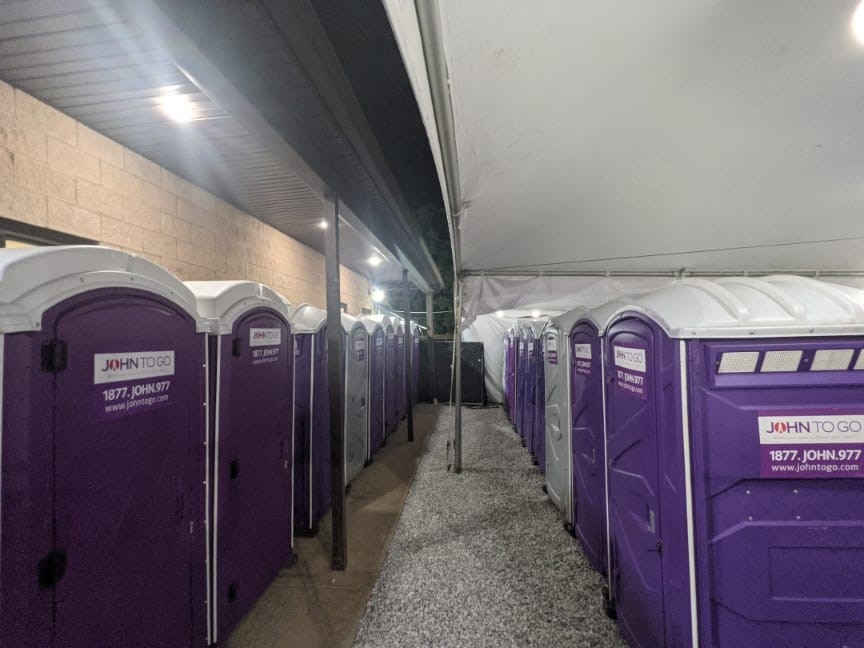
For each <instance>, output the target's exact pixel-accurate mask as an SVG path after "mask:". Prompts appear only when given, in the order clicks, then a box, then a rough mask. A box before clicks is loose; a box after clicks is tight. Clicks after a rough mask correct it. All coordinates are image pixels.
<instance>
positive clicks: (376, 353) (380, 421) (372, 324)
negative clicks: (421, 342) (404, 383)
mask: <svg viewBox="0 0 864 648" xmlns="http://www.w3.org/2000/svg"><path fill="white" fill-rule="evenodd" d="M362 320H363V325H364V326H365V327H366V333H367V335H368V336H369V408H368V412H369V414H368V415H369V425H368V429H369V441H368V448H369V456H368V458H367V459H371V458H372V457H373V456H374V455H375V453H376V452H378V450H380V449H381V446H383V445H384V436H385V434H386V427H387V424H386V420H385V416H384V406H385V397H384V380H385V377H384V364H385V350H384V344H385V335H384V329H383V328H382V327H381V324H380V323H378V322H376V321H375V320H372V319H369V318H365V317H364V318H362Z"/></svg>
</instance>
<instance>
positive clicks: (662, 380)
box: [606, 276, 864, 648]
mask: <svg viewBox="0 0 864 648" xmlns="http://www.w3.org/2000/svg"><path fill="white" fill-rule="evenodd" d="M606 349H607V352H606V371H607V375H608V377H609V378H608V380H609V386H608V389H607V401H606V404H607V427H606V431H607V450H608V466H609V468H608V469H609V492H608V498H609V517H610V533H611V536H610V539H611V550H612V574H611V575H610V578H611V583H612V591H613V596H614V599H615V604H616V606H617V614H618V622H619V626H620V628H621V632H622V634H623V635H624V636H625V637H626V638H627V640H628V641H629V642H630V643H631V644H633V645H637V646H699V645H703V646H735V647H736V648H747V647H750V646H753V647H757V646H758V647H760V648H761V647H764V646H784V647H785V648H804V647H808V648H809V647H812V646H861V645H864V605H862V601H864V579H862V572H861V568H860V567H861V561H862V552H864V508H862V506H861V503H862V492H864V489H862V482H861V478H862V477H864V461H862V458H861V457H862V454H864V293H861V292H860V291H857V290H854V289H851V288H846V287H840V286H835V285H831V284H826V283H821V282H818V281H816V280H812V279H805V278H802V277H785V276H775V277H767V278H765V279H763V280H757V279H747V278H735V279H725V280H718V281H706V280H683V281H680V282H676V283H675V284H672V285H670V286H669V287H667V288H663V289H661V290H658V291H656V292H654V293H651V294H649V295H647V296H645V297H643V298H641V299H639V300H636V301H635V302H634V303H633V304H632V305H631V306H629V307H627V308H626V310H624V311H622V312H620V313H619V314H618V315H616V316H615V318H614V319H613V321H612V323H611V324H610V326H609V328H608V330H607V334H606Z"/></svg>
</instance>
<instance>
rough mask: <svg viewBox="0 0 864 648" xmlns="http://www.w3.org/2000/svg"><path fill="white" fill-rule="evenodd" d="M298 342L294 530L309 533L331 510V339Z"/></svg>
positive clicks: (300, 337) (309, 337) (298, 338)
mask: <svg viewBox="0 0 864 648" xmlns="http://www.w3.org/2000/svg"><path fill="white" fill-rule="evenodd" d="M294 341H295V345H296V353H295V358H294V362H295V365H296V368H295V373H294V381H295V388H294V527H295V529H296V531H297V532H298V533H302V534H309V533H314V532H315V531H317V529H318V520H319V519H320V518H321V516H322V515H323V514H324V513H325V512H326V511H327V509H329V508H330V407H329V398H330V390H329V386H328V384H327V351H326V344H327V336H326V333H325V332H324V330H322V331H318V332H317V333H314V334H313V333H298V334H296V335H294Z"/></svg>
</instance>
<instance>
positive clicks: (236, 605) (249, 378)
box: [186, 281, 294, 643]
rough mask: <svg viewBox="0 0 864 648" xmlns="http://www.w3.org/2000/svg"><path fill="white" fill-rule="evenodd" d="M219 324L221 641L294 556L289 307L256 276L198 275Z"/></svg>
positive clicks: (213, 335)
mask: <svg viewBox="0 0 864 648" xmlns="http://www.w3.org/2000/svg"><path fill="white" fill-rule="evenodd" d="M186 287H187V288H189V289H190V290H191V291H192V292H193V293H194V295H195V297H196V299H197V303H198V313H199V315H200V316H201V317H202V318H203V319H204V321H205V322H206V323H207V324H208V329H209V333H210V336H209V350H210V354H209V371H210V380H209V384H210V386H211V389H210V391H209V397H208V402H209V408H208V409H209V411H210V439H209V443H210V448H211V451H210V457H209V461H210V467H211V470H210V474H211V475H212V476H213V478H212V487H211V489H210V492H209V495H210V498H211V500H210V502H211V516H210V520H211V524H210V535H211V546H212V556H211V561H210V574H211V581H210V582H211V589H212V592H213V606H212V609H211V612H212V623H211V625H212V630H211V640H212V641H213V643H216V642H218V641H221V640H222V639H224V638H227V637H228V635H229V634H230V632H231V630H232V629H233V628H234V627H235V626H236V625H237V623H238V622H239V621H240V619H242V618H243V616H244V615H245V614H246V613H247V612H248V611H249V610H250V609H251V608H252V606H253V605H254V604H255V602H256V601H257V600H258V598H259V597H260V596H261V594H263V593H264V590H266V589H267V587H268V585H270V583H271V581H272V580H273V579H274V578H275V577H276V576H277V575H278V573H279V570H280V569H281V568H282V567H284V566H285V565H286V564H290V561H291V560H292V559H293V552H292V545H293V533H292V531H293V523H292V520H293V511H292V505H293V494H292V470H293V467H294V459H293V456H292V446H293V444H292V435H291V430H292V421H291V416H292V407H291V390H292V385H291V379H292V365H293V345H292V344H291V331H290V328H289V325H288V309H287V307H286V305H285V303H284V302H283V300H282V299H281V298H280V297H279V295H277V294H276V293H275V292H273V291H272V290H270V289H269V288H268V287H266V286H264V285H263V284H260V283H257V282H252V281H190V282H187V283H186Z"/></svg>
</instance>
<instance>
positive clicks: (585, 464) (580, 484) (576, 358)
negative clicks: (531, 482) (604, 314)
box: [570, 320, 607, 574]
mask: <svg viewBox="0 0 864 648" xmlns="http://www.w3.org/2000/svg"><path fill="white" fill-rule="evenodd" d="M602 367H603V356H602V354H601V348H600V338H599V337H598V335H597V329H596V327H595V326H594V325H593V324H592V323H591V322H590V321H587V320H582V321H580V322H576V324H575V325H574V326H573V328H572V330H571V332H570V411H571V424H572V443H571V449H572V453H573V459H572V461H573V463H572V471H571V474H572V475H573V527H574V530H575V532H576V537H577V539H578V540H579V544H580V545H581V546H582V550H583V551H584V552H585V556H586V557H587V558H588V562H590V563H591V565H592V566H593V567H594V569H596V570H598V571H599V572H601V573H602V574H606V571H607V570H606V484H605V479H604V474H605V473H604V468H605V465H606V456H605V451H604V447H603V370H602Z"/></svg>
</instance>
